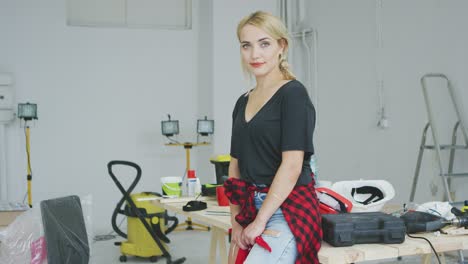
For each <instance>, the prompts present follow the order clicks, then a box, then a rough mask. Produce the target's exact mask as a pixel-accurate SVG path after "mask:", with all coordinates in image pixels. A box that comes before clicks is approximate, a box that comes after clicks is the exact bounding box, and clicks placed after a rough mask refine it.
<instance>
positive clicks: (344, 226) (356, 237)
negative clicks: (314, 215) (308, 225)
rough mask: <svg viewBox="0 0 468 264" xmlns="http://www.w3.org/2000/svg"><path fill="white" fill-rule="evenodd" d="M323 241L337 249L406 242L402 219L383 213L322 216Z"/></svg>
mask: <svg viewBox="0 0 468 264" xmlns="http://www.w3.org/2000/svg"><path fill="white" fill-rule="evenodd" d="M322 229H323V240H325V241H326V242H327V243H328V244H330V245H332V246H335V247H345V246H352V245H354V244H369V243H384V244H399V243H403V242H404V241H405V232H406V228H405V223H404V221H403V220H402V219H400V218H398V217H395V216H392V215H389V214H385V213H381V212H366V213H343V214H324V215H322Z"/></svg>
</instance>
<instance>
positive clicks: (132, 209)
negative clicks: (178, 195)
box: [107, 160, 185, 264]
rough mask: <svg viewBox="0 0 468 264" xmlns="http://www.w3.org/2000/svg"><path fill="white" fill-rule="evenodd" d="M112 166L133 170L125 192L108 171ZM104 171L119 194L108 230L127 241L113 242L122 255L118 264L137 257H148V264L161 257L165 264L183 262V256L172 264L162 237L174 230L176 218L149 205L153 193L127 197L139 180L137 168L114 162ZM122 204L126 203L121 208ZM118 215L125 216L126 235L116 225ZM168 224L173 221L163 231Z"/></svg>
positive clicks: (164, 239) (139, 172)
mask: <svg viewBox="0 0 468 264" xmlns="http://www.w3.org/2000/svg"><path fill="white" fill-rule="evenodd" d="M115 165H123V166H129V167H132V168H134V169H135V170H136V176H135V179H134V180H133V182H132V184H131V185H130V187H129V188H128V189H127V190H125V188H124V187H123V186H122V184H121V183H120V181H119V180H117V177H116V176H115V175H114V173H113V171H112V167H113V166H115ZM107 169H108V171H109V175H110V176H111V178H112V180H113V181H114V182H115V184H116V185H117V187H118V188H119V190H120V192H121V193H122V194H123V197H122V198H121V199H120V201H119V202H118V203H117V206H116V207H115V209H114V212H113V214H112V228H113V229H114V231H115V232H116V233H117V234H119V235H120V236H122V237H124V238H126V239H127V241H124V242H116V243H115V245H117V246H120V252H121V253H122V255H121V256H120V259H119V260H120V262H126V261H127V256H137V257H143V258H149V260H150V261H151V262H156V261H158V259H159V258H160V257H164V258H166V260H167V264H180V263H184V262H185V257H182V258H180V259H177V260H174V261H173V260H172V257H171V255H170V254H169V250H168V247H167V245H166V244H167V243H170V240H169V238H168V237H167V236H166V235H167V234H168V233H169V232H171V231H172V230H174V229H175V228H176V227H177V224H178V220H177V218H176V217H175V216H172V217H171V216H168V215H167V212H166V211H165V210H164V209H163V208H160V207H158V206H156V205H154V204H153V203H152V202H151V201H152V200H154V199H155V198H156V197H158V196H161V195H160V194H159V193H153V192H143V193H135V194H131V192H132V191H133V189H134V188H135V186H136V185H137V183H138V181H139V180H140V178H141V168H140V166H138V165H137V164H135V163H133V162H129V161H120V160H114V161H110V162H109V163H108V164H107ZM124 202H126V204H125V207H124V208H123V209H122V205H123V204H124ZM118 214H123V215H125V216H126V217H127V234H126V233H124V232H123V231H122V230H120V228H119V227H118V226H117V223H116V220H117V215H118ZM169 222H173V224H172V225H171V226H170V227H169V228H167V229H166V225H167V224H168V223H169Z"/></svg>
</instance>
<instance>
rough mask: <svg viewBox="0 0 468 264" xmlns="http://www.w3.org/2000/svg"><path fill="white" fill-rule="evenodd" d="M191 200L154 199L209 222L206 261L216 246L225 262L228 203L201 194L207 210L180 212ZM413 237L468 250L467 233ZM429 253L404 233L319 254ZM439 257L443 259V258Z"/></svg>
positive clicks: (337, 263)
mask: <svg viewBox="0 0 468 264" xmlns="http://www.w3.org/2000/svg"><path fill="white" fill-rule="evenodd" d="M191 199H193V198H191ZM191 199H190V198H173V199H160V200H156V201H154V202H155V204H157V205H158V206H160V207H163V208H165V209H166V210H168V211H170V212H173V213H177V214H182V215H185V216H187V217H191V218H192V219H194V220H197V221H201V222H204V223H206V224H208V225H210V226H211V245H210V253H209V256H210V260H209V263H210V264H214V263H215V261H216V255H217V251H218V250H217V249H219V256H220V259H221V263H223V264H224V263H227V254H228V253H227V252H228V246H227V243H226V235H227V231H228V230H229V228H231V218H230V216H229V206H223V207H221V206H218V205H217V201H216V200H215V199H214V198H207V197H203V198H201V199H199V200H204V201H205V202H207V204H208V208H207V209H205V210H201V211H193V212H185V211H183V210H182V206H184V205H185V204H186V203H187V202H188V201H189V200H191ZM187 232H190V231H187ZM415 236H423V237H425V238H427V239H429V240H430V241H431V243H432V245H433V246H434V248H435V250H436V251H437V252H439V253H442V252H449V251H457V250H460V249H468V235H443V234H441V235H438V236H437V235H435V234H433V233H425V234H416V235H415ZM431 254H432V250H431V247H430V246H429V244H428V243H427V242H426V241H425V240H422V239H415V238H410V237H408V236H406V238H405V242H403V243H402V244H356V245H354V246H351V247H333V246H330V245H329V244H328V243H326V242H323V243H322V248H321V249H320V251H319V253H318V257H319V260H320V262H321V263H322V264H344V263H356V262H361V261H371V260H373V261H375V260H383V259H396V258H398V257H405V256H414V255H421V257H422V263H430V258H431ZM441 260H443V258H442V259H441Z"/></svg>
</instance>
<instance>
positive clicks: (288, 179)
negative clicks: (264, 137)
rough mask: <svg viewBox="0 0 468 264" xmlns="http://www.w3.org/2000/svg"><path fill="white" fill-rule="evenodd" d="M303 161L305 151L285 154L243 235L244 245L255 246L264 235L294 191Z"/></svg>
mask: <svg viewBox="0 0 468 264" xmlns="http://www.w3.org/2000/svg"><path fill="white" fill-rule="evenodd" d="M303 161H304V151H300V150H293V151H284V152H283V154H282V162H281V165H280V167H279V168H278V171H277V172H276V175H275V178H274V179H273V182H272V184H271V186H270V190H269V191H268V194H267V196H266V198H265V200H264V201H263V204H262V207H261V208H260V210H259V211H258V214H257V217H256V218H255V220H254V221H253V222H252V223H250V225H248V226H247V227H246V228H245V229H244V232H243V235H242V240H243V242H244V244H247V245H253V244H254V241H255V238H256V237H257V236H259V235H261V234H262V233H263V231H264V230H265V226H266V223H267V222H268V220H269V219H270V217H271V216H272V215H273V213H275V211H276V210H278V208H279V207H280V206H281V204H282V203H283V202H284V200H286V198H287V197H288V195H289V194H290V193H291V191H292V190H293V189H294V186H295V185H296V183H297V180H298V178H299V176H300V174H301V171H302V164H303Z"/></svg>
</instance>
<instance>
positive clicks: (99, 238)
mask: <svg viewBox="0 0 468 264" xmlns="http://www.w3.org/2000/svg"><path fill="white" fill-rule="evenodd" d="M125 219H126V218H125V217H124V218H122V220H120V223H119V224H118V227H119V228H120V226H121V225H122V223H123V221H125ZM114 233H115V231H114V230H112V231H110V232H109V233H108V234H104V235H95V236H94V238H93V241H94V242H100V241H107V240H111V239H114V238H116V237H117V235H114Z"/></svg>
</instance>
